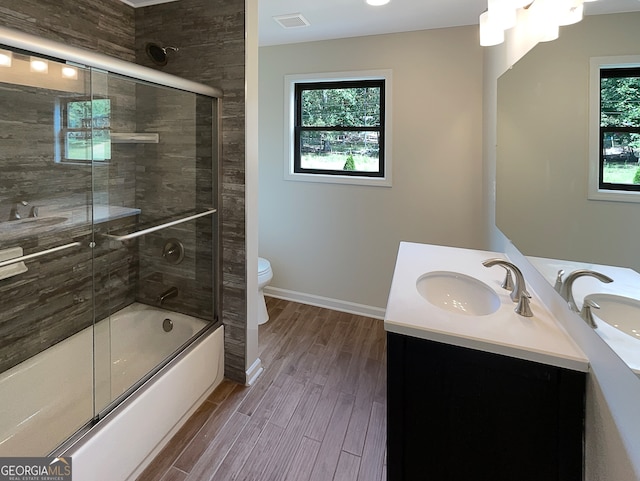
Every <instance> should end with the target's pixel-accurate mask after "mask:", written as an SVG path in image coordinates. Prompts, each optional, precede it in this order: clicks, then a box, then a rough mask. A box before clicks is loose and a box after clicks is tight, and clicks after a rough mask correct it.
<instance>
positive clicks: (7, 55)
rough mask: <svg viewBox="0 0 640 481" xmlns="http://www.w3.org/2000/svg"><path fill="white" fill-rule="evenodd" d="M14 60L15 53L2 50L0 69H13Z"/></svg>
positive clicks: (0, 51) (0, 52)
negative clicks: (12, 62)
mask: <svg viewBox="0 0 640 481" xmlns="http://www.w3.org/2000/svg"><path fill="white" fill-rule="evenodd" d="M12 60H13V53H11V52H10V51H9V50H1V49H0V67H11V61H12Z"/></svg>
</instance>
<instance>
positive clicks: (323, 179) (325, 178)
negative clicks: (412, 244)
mask: <svg viewBox="0 0 640 481" xmlns="http://www.w3.org/2000/svg"><path fill="white" fill-rule="evenodd" d="M284 180H292V181H296V182H317V183H324V184H346V185H367V186H373V187H391V177H390V176H387V177H357V176H353V175H333V174H331V175H329V174H327V175H322V174H296V173H292V172H285V175H284ZM639 201H640V199H639Z"/></svg>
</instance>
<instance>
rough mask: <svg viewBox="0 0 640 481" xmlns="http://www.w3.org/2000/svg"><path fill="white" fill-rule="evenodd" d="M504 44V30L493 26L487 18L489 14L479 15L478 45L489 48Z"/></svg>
mask: <svg viewBox="0 0 640 481" xmlns="http://www.w3.org/2000/svg"><path fill="white" fill-rule="evenodd" d="M502 42H504V30H503V29H501V28H500V27H498V26H496V25H495V24H493V23H492V22H491V20H490V18H489V12H488V11H487V12H484V13H483V14H482V15H480V45H481V46H483V47H491V46H492V45H498V44H499V43H502Z"/></svg>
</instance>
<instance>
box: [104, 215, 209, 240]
mask: <svg viewBox="0 0 640 481" xmlns="http://www.w3.org/2000/svg"><path fill="white" fill-rule="evenodd" d="M216 212H217V209H210V210H207V211H205V212H200V213H199V214H194V215H190V216H189V217H183V218H182V219H177V220H173V221H171V222H166V223H164V224H160V225H156V226H153V227H149V228H148V229H143V230H139V231H136V232H132V233H131V234H125V235H112V234H105V235H104V236H105V237H106V238H107V239H110V240H114V241H119V242H124V241H128V240H132V239H135V238H136V237H141V236H143V235H147V234H151V233H152V232H156V231H159V230H162V229H166V228H167V227H172V226H174V225H178V224H182V223H183V222H188V221H190V220H194V219H197V218H199V217H204V216H205V215H212V214H215V213H216Z"/></svg>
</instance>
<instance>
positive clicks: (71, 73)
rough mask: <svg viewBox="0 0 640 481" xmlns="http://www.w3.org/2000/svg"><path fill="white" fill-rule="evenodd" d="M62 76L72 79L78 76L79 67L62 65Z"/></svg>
mask: <svg viewBox="0 0 640 481" xmlns="http://www.w3.org/2000/svg"><path fill="white" fill-rule="evenodd" d="M62 77H63V78H66V79H70V80H76V79H77V78H78V69H76V68H74V67H62Z"/></svg>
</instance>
